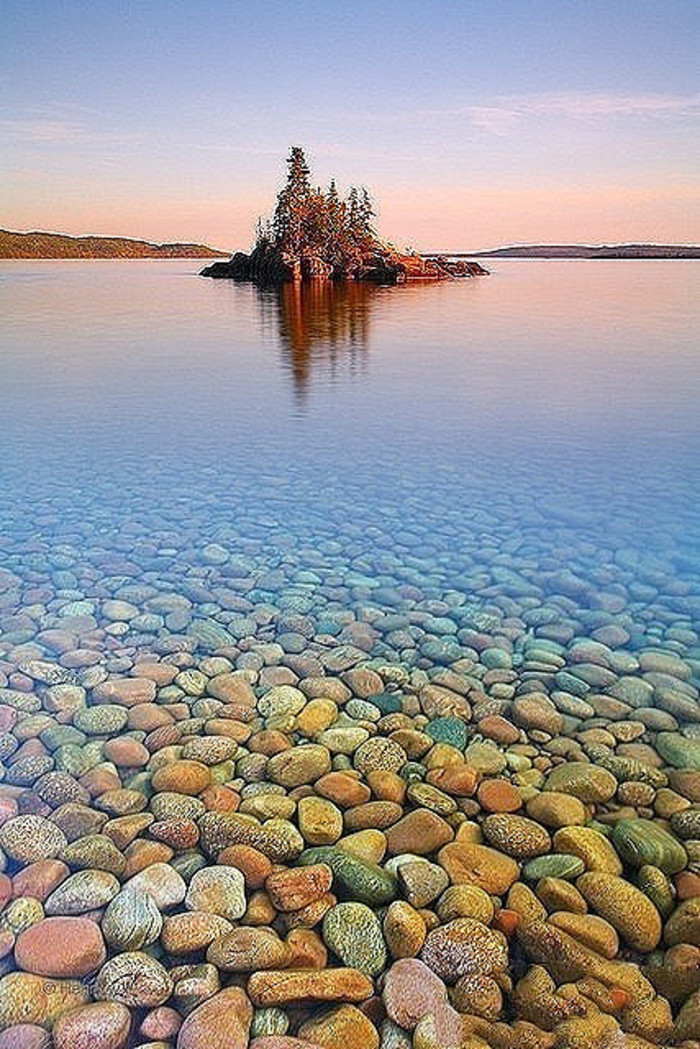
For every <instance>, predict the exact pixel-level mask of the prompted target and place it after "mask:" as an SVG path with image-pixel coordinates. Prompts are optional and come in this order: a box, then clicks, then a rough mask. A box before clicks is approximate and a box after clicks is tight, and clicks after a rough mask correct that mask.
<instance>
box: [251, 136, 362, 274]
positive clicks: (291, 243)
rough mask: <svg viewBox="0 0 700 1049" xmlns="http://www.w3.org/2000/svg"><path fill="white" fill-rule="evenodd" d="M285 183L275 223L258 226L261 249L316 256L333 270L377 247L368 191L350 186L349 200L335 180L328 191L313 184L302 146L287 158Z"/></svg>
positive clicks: (350, 262) (280, 195)
mask: <svg viewBox="0 0 700 1049" xmlns="http://www.w3.org/2000/svg"><path fill="white" fill-rule="evenodd" d="M287 168H288V171H287V181H286V183H285V185H284V187H283V188H282V189H281V190H280V192H279V193H278V195H277V206H276V208H275V213H274V215H273V217H272V221H271V222H269V223H267V224H265V225H263V224H262V223H261V222H259V223H258V232H257V245H256V246H257V247H258V248H260V247H270V248H274V249H276V250H277V251H280V252H284V253H286V254H289V255H293V256H296V257H298V256H302V255H313V256H316V257H318V258H320V259H322V260H323V261H324V262H327V263H329V264H330V265H331V266H334V267H347V266H348V265H351V264H352V263H354V262H357V261H359V259H360V258H361V257H362V255H363V254H364V253H366V252H368V251H372V250H373V249H374V248H376V247H378V241H377V234H376V232H375V230H374V228H373V226H372V220H373V218H374V215H375V211H374V207H373V203H372V199H371V197H370V195H369V193H368V192H367V190H366V189H365V188H364V187H361V188H360V189H357V188H356V187H355V186H353V187H351V189H350V191H349V192H348V194H347V196H346V197H345V198H342V197H341V196H340V194H339V193H338V190H337V187H336V184H335V181H332V182H331V184H330V185H329V187H328V189H327V190H326V191H325V192H324V191H323V190H322V189H321V188H320V187H318V186H316V187H314V186H313V185H312V183H311V172H310V170H309V166H308V164H307V161H306V157H305V155H304V151H303V149H302V148H301V147H300V146H294V147H293V148H292V151H291V153H290V155H289V157H288V158H287Z"/></svg>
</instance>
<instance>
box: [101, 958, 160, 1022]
mask: <svg viewBox="0 0 700 1049" xmlns="http://www.w3.org/2000/svg"><path fill="white" fill-rule="evenodd" d="M173 986H174V985H173V981H172V979H171V977H170V976H169V975H168V973H167V971H166V970H165V969H164V968H163V966H162V965H161V964H160V962H157V961H156V960H155V958H151V956H150V955H148V954H144V953H143V952H142V951H126V952H125V953H124V954H117V955H116V956H115V957H114V958H111V959H110V960H109V961H108V962H106V963H105V964H104V965H103V966H102V968H101V969H100V971H99V973H98V974H97V978H96V980H95V985H94V990H93V993H94V996H95V998H96V999H97V1000H98V1001H115V1002H122V1003H123V1004H124V1005H127V1006H129V1007H130V1008H146V1007H148V1008H152V1007H153V1006H156V1005H163V1003H164V1002H166V1001H167V1000H168V998H169V997H170V995H171V994H172V992H173Z"/></svg>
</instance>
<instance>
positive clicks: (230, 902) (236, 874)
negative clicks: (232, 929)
mask: <svg viewBox="0 0 700 1049" xmlns="http://www.w3.org/2000/svg"><path fill="white" fill-rule="evenodd" d="M185 906H186V907H187V909H188V910H190V911H206V912H207V913H209V914H218V915H220V916H221V917H222V918H226V919H227V921H236V920H237V919H238V918H242V917H243V915H244V914H245V910H246V897H245V880H244V878H243V875H242V874H241V872H240V871H239V870H237V869H236V868H235V867H226V866H223V865H222V866H218V867H203V868H202V869H201V870H199V871H197V873H196V874H195V875H194V877H193V878H192V880H191V882H190V884H189V887H188V889H187V895H186V896H185Z"/></svg>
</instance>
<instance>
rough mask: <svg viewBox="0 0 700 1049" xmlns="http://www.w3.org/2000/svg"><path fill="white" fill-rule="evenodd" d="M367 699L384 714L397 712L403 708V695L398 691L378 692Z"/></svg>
mask: <svg viewBox="0 0 700 1049" xmlns="http://www.w3.org/2000/svg"><path fill="white" fill-rule="evenodd" d="M367 701H368V702H369V703H371V704H372V705H373V706H375V707H377V709H378V710H379V711H380V712H381V713H382V715H384V714H395V713H398V711H400V710H401V696H400V695H399V694H397V693H396V692H377V693H375V694H374V695H370V696H368V697H367Z"/></svg>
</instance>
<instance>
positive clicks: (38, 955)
mask: <svg viewBox="0 0 700 1049" xmlns="http://www.w3.org/2000/svg"><path fill="white" fill-rule="evenodd" d="M106 956H107V952H106V950H105V944H104V940H103V939H102V933H101V932H100V927H99V925H97V924H96V923H95V922H93V921H91V920H90V919H89V918H46V919H45V920H44V921H40V922H38V923H37V924H36V925H32V926H31V927H30V928H29V929H25V930H24V932H21V933H20V934H19V936H18V937H17V942H16V943H15V961H16V963H17V966H18V967H19V968H20V969H24V970H25V971H26V972H30V973H35V974H36V975H37V976H53V977H74V978H80V977H83V976H87V975H88V973H91V972H95V970H96V969H99V967H100V966H101V965H102V963H103V962H104V960H105V958H106Z"/></svg>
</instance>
